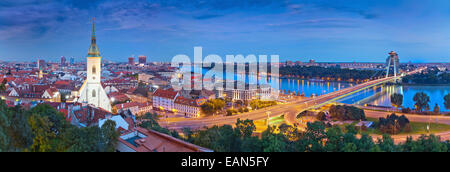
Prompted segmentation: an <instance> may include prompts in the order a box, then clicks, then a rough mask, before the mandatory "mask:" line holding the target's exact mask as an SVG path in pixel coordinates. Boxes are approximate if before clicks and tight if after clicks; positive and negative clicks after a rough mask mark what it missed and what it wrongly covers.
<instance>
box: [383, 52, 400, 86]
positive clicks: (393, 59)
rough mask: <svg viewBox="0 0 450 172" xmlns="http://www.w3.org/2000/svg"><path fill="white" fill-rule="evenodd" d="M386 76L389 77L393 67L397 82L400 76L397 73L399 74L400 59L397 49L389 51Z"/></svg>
mask: <svg viewBox="0 0 450 172" xmlns="http://www.w3.org/2000/svg"><path fill="white" fill-rule="evenodd" d="M386 64H387V66H386V78H387V77H389V72H390V71H391V67H392V68H393V72H394V77H395V82H397V81H398V77H397V75H398V74H399V71H398V69H399V67H400V64H399V59H398V54H397V53H396V52H395V51H391V52H390V53H389V56H388V58H387V59H386Z"/></svg>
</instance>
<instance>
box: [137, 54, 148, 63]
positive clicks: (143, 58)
mask: <svg viewBox="0 0 450 172" xmlns="http://www.w3.org/2000/svg"><path fill="white" fill-rule="evenodd" d="M146 63H147V57H146V56H139V64H146Z"/></svg>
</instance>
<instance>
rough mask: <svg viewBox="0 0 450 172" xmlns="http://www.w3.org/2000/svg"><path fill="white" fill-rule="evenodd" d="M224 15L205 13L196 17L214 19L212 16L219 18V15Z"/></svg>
mask: <svg viewBox="0 0 450 172" xmlns="http://www.w3.org/2000/svg"><path fill="white" fill-rule="evenodd" d="M222 16H223V15H219V14H204V15H199V16H194V17H193V18H194V19H197V20H207V19H212V18H217V17H222Z"/></svg>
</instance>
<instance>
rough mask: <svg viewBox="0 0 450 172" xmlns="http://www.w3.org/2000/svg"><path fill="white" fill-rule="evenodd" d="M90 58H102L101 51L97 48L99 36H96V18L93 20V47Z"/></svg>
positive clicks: (90, 48) (90, 50)
mask: <svg viewBox="0 0 450 172" xmlns="http://www.w3.org/2000/svg"><path fill="white" fill-rule="evenodd" d="M88 57H100V51H99V50H98V46H97V36H96V35H95V18H92V36H91V46H90V47H89V52H88Z"/></svg>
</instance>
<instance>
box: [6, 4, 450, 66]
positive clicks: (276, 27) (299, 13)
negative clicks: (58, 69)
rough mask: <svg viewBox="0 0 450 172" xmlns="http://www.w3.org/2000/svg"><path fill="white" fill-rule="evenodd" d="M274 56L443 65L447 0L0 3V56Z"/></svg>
mask: <svg viewBox="0 0 450 172" xmlns="http://www.w3.org/2000/svg"><path fill="white" fill-rule="evenodd" d="M92 17H95V18H96V27H97V43H98V45H99V47H100V52H101V54H102V56H103V58H104V59H106V60H112V61H126V60H127V58H128V57H130V56H133V55H134V56H135V57H137V56H138V55H146V56H148V58H149V59H148V60H149V61H170V60H171V59H172V57H173V56H175V55H177V54H187V55H189V56H191V57H192V56H193V55H192V54H193V47H194V46H202V47H203V54H204V56H205V55H208V54H218V55H220V56H222V57H223V59H225V55H227V54H243V55H248V54H256V55H259V54H267V55H271V54H279V55H280V60H281V61H284V60H293V61H297V60H300V61H307V60H309V59H315V60H316V61H319V62H339V61H342V62H353V61H356V62H382V61H384V60H385V59H386V57H387V53H388V52H389V51H391V50H395V51H397V52H398V53H399V56H400V60H401V61H402V62H408V61H412V62H450V1H448V0H108V1H107V0H0V61H34V60H36V59H37V57H40V58H44V59H46V60H51V61H57V60H59V57H60V56H66V57H75V59H76V61H84V60H85V56H86V55H87V51H88V47H89V43H90V35H91V33H90V32H91V27H92V26H91V20H92Z"/></svg>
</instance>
